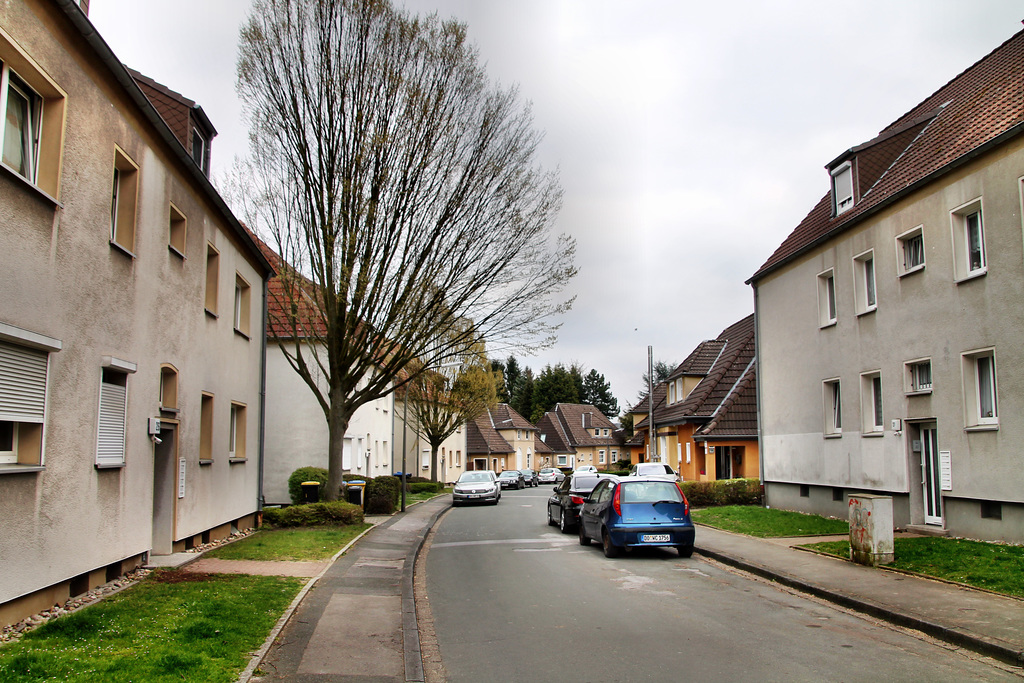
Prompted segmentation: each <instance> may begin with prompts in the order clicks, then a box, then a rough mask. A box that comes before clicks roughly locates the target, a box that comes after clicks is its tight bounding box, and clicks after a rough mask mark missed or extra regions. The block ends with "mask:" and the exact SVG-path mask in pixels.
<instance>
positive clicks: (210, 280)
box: [206, 243, 220, 318]
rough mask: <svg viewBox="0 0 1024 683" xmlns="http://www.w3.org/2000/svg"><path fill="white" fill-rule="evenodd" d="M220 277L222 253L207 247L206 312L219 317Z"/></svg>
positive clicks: (209, 245)
mask: <svg viewBox="0 0 1024 683" xmlns="http://www.w3.org/2000/svg"><path fill="white" fill-rule="evenodd" d="M219 277H220V252H218V251H217V249H216V248H215V247H214V246H213V245H212V244H209V243H207V245H206V312H207V313H209V314H210V315H212V316H213V317H215V318H216V317H217V283H218V280H219Z"/></svg>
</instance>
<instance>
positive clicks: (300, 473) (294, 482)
mask: <svg viewBox="0 0 1024 683" xmlns="http://www.w3.org/2000/svg"><path fill="white" fill-rule="evenodd" d="M304 481H318V482H320V499H321V500H323V497H324V487H325V486H327V470H325V469H324V468H323V467H312V466H309V467H300V468H299V469H297V470H295V471H294V472H292V474H291V476H290V477H288V495H289V496H290V497H291V499H292V503H294V504H295V505H298V504H299V503H302V502H304V499H303V497H302V482H304Z"/></svg>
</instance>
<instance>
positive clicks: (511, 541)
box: [430, 538, 576, 548]
mask: <svg viewBox="0 0 1024 683" xmlns="http://www.w3.org/2000/svg"><path fill="white" fill-rule="evenodd" d="M523 543H553V544H555V545H571V544H573V543H576V540H575V539H569V538H566V539H560V538H559V539H556V538H495V539H492V540H488V541H452V542H451V543H433V544H431V546H430V547H431V548H458V547H463V546H470V545H521V544H523Z"/></svg>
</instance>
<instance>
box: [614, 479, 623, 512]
mask: <svg viewBox="0 0 1024 683" xmlns="http://www.w3.org/2000/svg"><path fill="white" fill-rule="evenodd" d="M621 491H622V487H621V486H616V487H615V495H613V496H612V509H614V510H615V514H617V515H618V516H619V517H621V516H622V504H621V501H620V500H619V493H620V492H621Z"/></svg>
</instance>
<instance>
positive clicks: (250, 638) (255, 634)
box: [0, 571, 305, 683]
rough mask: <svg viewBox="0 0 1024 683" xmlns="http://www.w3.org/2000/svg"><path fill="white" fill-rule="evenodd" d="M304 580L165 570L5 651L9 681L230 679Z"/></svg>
mask: <svg viewBox="0 0 1024 683" xmlns="http://www.w3.org/2000/svg"><path fill="white" fill-rule="evenodd" d="M304 583H305V579H297V578H284V577H270V576H245V575H238V576H226V575H220V574H213V575H211V574H196V573H190V572H181V571H158V572H155V573H154V574H153V575H152V576H150V577H148V578H147V579H145V580H144V581H142V582H141V583H139V584H138V585H136V586H133V587H131V588H129V589H126V590H124V591H122V592H120V593H117V594H116V595H113V596H111V597H108V598H106V599H105V600H103V601H101V602H99V603H97V604H95V605H92V606H90V607H87V608H85V609H83V610H80V611H78V612H75V613H74V614H70V615H68V616H64V617H60V618H59V619H56V620H54V621H51V622H49V623H48V624H46V625H44V626H42V627H40V628H38V629H36V630H34V631H32V632H30V633H27V634H26V635H25V636H24V637H23V638H22V639H21V640H20V641H18V642H16V643H10V644H7V645H4V646H2V647H0V681H4V682H5V683H22V682H27V681H44V680H75V681H86V682H93V681H95V682H96V683H122V682H124V683H127V682H128V681H146V682H147V683H150V682H152V683H160V682H162V681H167V682H171V681H179V682H180V681H189V682H190V683H206V682H207V681H210V682H213V681H223V682H224V683H230V682H232V681H235V680H236V679H237V678H238V674H239V673H240V672H241V671H242V669H244V668H245V666H246V664H248V662H249V658H250V655H251V653H252V652H253V651H255V650H257V649H258V648H259V647H260V645H262V644H263V641H264V640H265V639H266V637H267V634H268V633H269V632H270V629H271V628H273V626H274V624H275V623H276V622H277V620H278V618H279V617H280V616H281V614H283V613H284V610H285V609H286V608H287V607H288V605H289V604H290V603H291V601H292V599H293V598H294V597H295V595H296V594H297V593H298V591H299V590H300V588H301V587H302V585H303V584H304Z"/></svg>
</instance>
